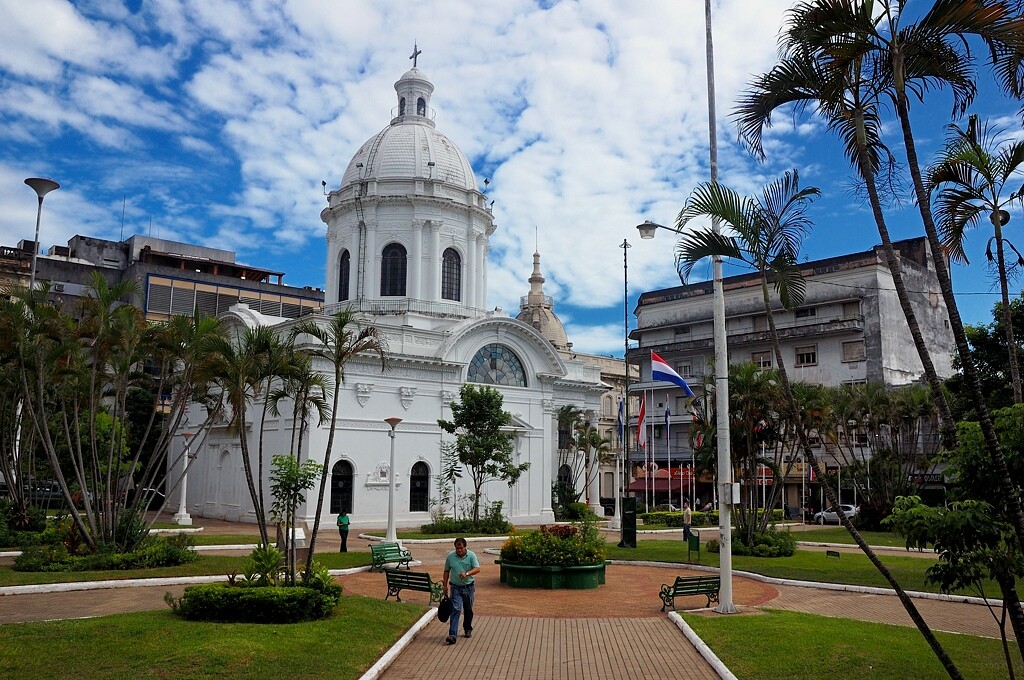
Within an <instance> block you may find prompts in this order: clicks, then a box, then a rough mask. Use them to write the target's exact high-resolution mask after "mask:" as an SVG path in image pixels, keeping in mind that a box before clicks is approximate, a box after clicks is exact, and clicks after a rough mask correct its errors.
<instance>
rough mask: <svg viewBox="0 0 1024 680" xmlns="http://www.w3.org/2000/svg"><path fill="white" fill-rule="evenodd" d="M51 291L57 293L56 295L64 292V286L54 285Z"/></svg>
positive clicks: (61, 284)
mask: <svg viewBox="0 0 1024 680" xmlns="http://www.w3.org/2000/svg"><path fill="white" fill-rule="evenodd" d="M53 290H54V291H55V292H57V293H63V292H64V284H63V283H55V284H53Z"/></svg>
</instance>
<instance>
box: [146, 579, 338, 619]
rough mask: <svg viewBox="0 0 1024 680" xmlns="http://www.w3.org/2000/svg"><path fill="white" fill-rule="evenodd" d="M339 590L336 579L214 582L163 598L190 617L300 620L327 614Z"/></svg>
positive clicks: (334, 604)
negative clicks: (292, 583)
mask: <svg viewBox="0 0 1024 680" xmlns="http://www.w3.org/2000/svg"><path fill="white" fill-rule="evenodd" d="M341 592H342V588H341V586H340V585H338V584H336V583H331V584H329V585H326V584H320V585H318V586H316V587H314V586H313V585H301V586H276V587H275V586H259V585H249V584H246V583H245V582H239V583H236V584H235V585H228V584H224V583H214V584H205V585H198V586H189V587H187V588H185V592H184V594H182V596H181V597H180V598H178V599H175V598H174V597H173V596H171V595H170V593H168V594H167V595H166V596H165V597H164V601H165V602H167V604H168V605H169V606H170V607H171V609H172V610H173V611H174V612H175V613H176V614H178V615H179V616H181V617H183V618H185V619H188V620H190V621H216V622H220V623H300V622H302V621H316V620H319V619H324V618H327V617H328V616H330V615H331V613H332V612H333V611H334V609H335V608H336V607H337V606H338V602H339V601H340V599H341Z"/></svg>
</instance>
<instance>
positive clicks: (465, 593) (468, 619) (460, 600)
mask: <svg viewBox="0 0 1024 680" xmlns="http://www.w3.org/2000/svg"><path fill="white" fill-rule="evenodd" d="M479 573H480V562H479V560H477V559H476V555H475V554H474V553H473V551H472V550H469V549H467V547H466V539H464V538H462V537H459V538H456V539H455V550H454V551H452V552H450V553H448V557H447V558H446V559H445V561H444V580H443V583H444V593H445V595H448V598H449V599H450V600H451V605H452V614H451V618H450V619H448V637H447V638H445V642H446V643H448V644H450V645H454V644H455V639H456V635H457V634H458V632H459V615H460V614H461V613H462V610H463V609H465V611H466V615H465V618H464V619H463V621H462V630H463V631H464V633H463V635H464V637H467V638H469V637H473V596H474V595H475V593H476V585H475V583H474V578H473V577H474V576H475V575H476V574H479ZM449 584H451V593H450V594H449V592H448V585H449Z"/></svg>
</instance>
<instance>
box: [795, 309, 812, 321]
mask: <svg viewBox="0 0 1024 680" xmlns="http://www.w3.org/2000/svg"><path fill="white" fill-rule="evenodd" d="M795 314H796V318H798V319H810V318H812V317H815V316H817V315H818V312H817V310H816V309H815V308H814V307H803V308H801V309H798V310H796V312H795Z"/></svg>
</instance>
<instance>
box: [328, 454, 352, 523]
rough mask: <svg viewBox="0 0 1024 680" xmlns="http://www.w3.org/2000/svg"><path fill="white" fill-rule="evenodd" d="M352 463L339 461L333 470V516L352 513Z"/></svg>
mask: <svg viewBox="0 0 1024 680" xmlns="http://www.w3.org/2000/svg"><path fill="white" fill-rule="evenodd" d="M352 477H353V474H352V463H350V462H348V461H347V460H339V461H338V462H337V463H335V464H334V467H333V468H332V469H331V514H332V515H339V514H341V513H342V512H348V513H351V512H352Z"/></svg>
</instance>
